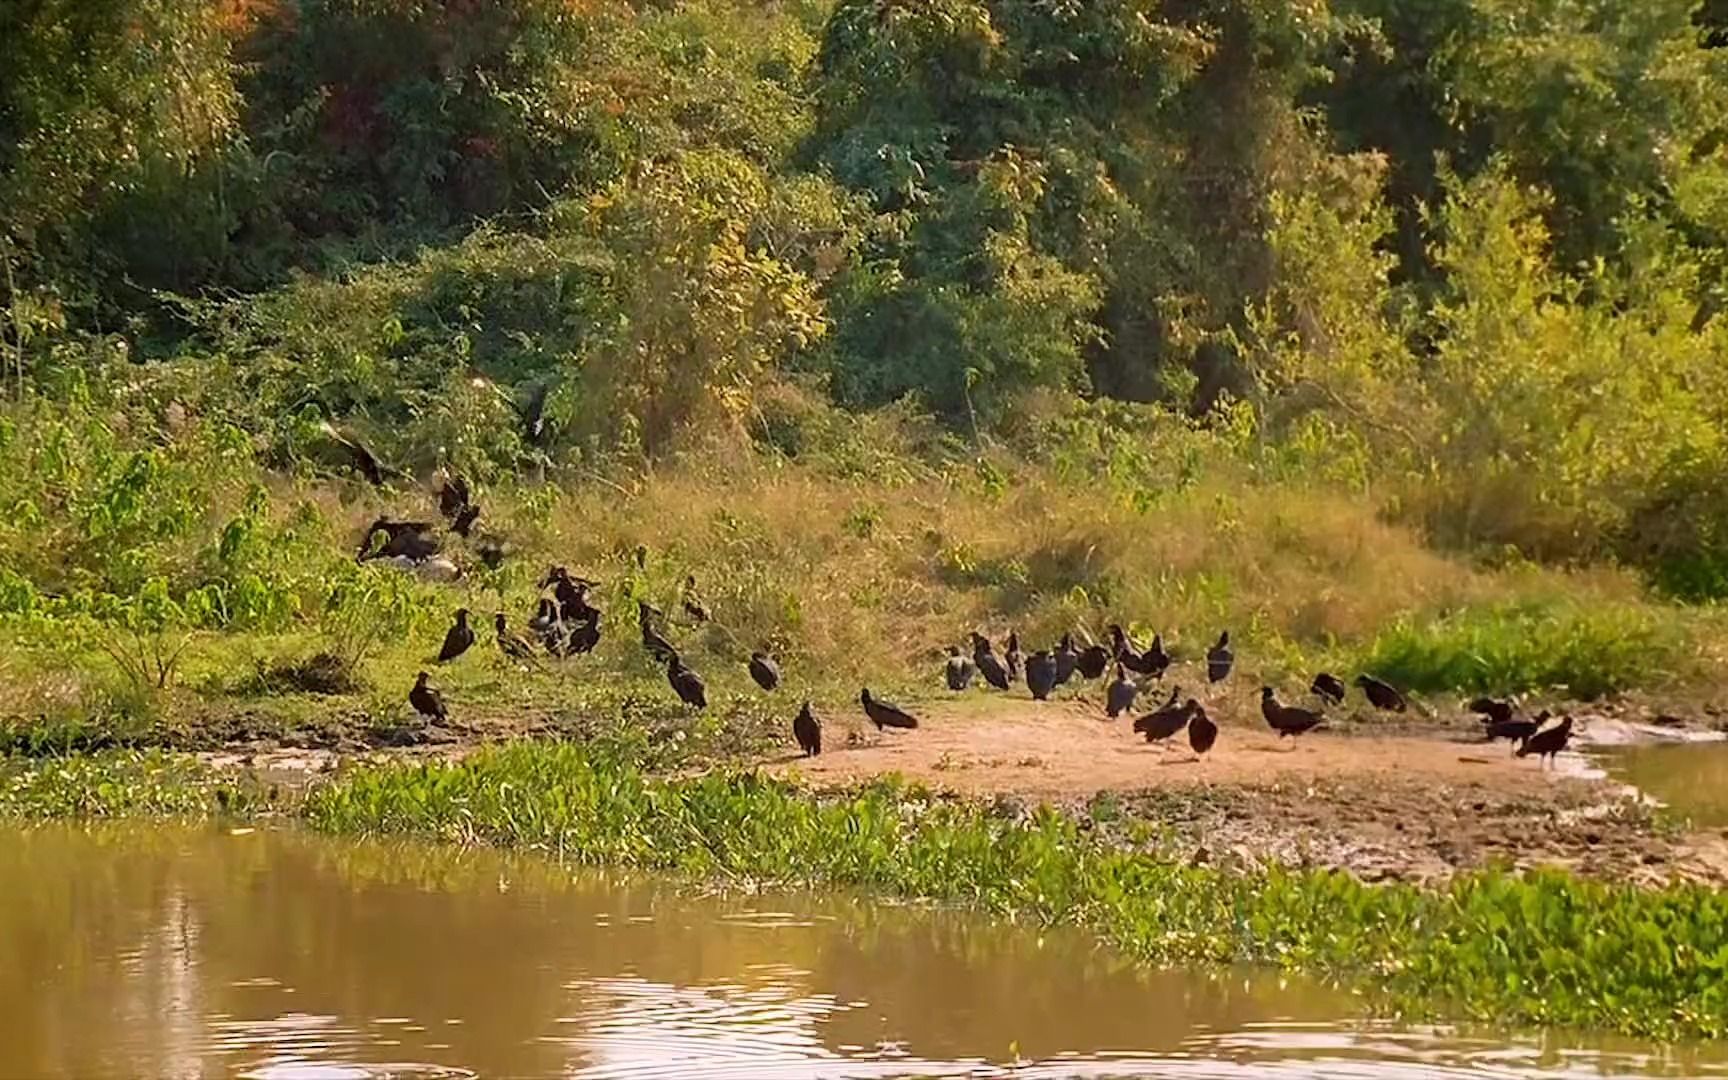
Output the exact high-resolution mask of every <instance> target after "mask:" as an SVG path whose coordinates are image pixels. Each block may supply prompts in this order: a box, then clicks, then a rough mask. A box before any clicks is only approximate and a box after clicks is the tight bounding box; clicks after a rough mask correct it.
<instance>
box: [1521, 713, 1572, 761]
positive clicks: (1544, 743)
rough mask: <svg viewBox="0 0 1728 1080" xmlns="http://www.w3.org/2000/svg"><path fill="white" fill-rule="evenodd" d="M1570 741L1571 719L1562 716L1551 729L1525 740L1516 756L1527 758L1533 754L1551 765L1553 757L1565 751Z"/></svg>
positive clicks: (1545, 729)
mask: <svg viewBox="0 0 1728 1080" xmlns="http://www.w3.org/2000/svg"><path fill="white" fill-rule="evenodd" d="M1571 739H1572V718H1571V717H1570V716H1563V717H1561V718H1560V722H1559V723H1558V724H1555V725H1554V726H1553V727H1551V728H1544V729H1543V730H1541V731H1538V732H1537V733H1536V734H1534V735H1531V736H1530V737H1529V738H1527V739H1525V740H1524V741H1523V743H1521V744H1520V745H1519V747H1518V756H1519V757H1528V756H1529V755H1531V754H1535V755H1536V757H1537V758H1538V759H1539V760H1541V761H1543V762H1545V763H1547V764H1549V765H1552V764H1553V763H1554V755H1556V754H1558V753H1559V752H1560V751H1562V750H1564V749H1566V744H1567V743H1568V742H1569V741H1571Z"/></svg>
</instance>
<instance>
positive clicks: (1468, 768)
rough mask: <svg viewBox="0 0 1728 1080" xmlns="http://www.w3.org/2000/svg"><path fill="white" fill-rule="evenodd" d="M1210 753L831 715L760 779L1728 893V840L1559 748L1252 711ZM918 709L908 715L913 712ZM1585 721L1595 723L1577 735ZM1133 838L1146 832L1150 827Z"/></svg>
mask: <svg viewBox="0 0 1728 1080" xmlns="http://www.w3.org/2000/svg"><path fill="white" fill-rule="evenodd" d="M1209 709H1210V711H1211V714H1212V715H1213V717H1214V718H1215V719H1217V720H1218V721H1219V722H1220V727H1221V731H1220V735H1219V739H1218V743H1217V745H1216V746H1215V747H1214V748H1213V749H1212V751H1211V752H1210V753H1209V754H1207V755H1205V756H1204V757H1203V758H1197V757H1196V755H1195V754H1193V753H1192V752H1191V751H1190V750H1189V748H1188V746H1187V743H1186V741H1185V738H1184V737H1182V736H1178V738H1177V739H1176V740H1175V745H1173V746H1170V747H1167V748H1161V747H1158V746H1148V745H1147V744H1146V743H1145V742H1144V741H1143V740H1142V739H1141V737H1140V736H1138V735H1136V734H1135V733H1134V731H1133V730H1132V727H1131V722H1130V720H1129V719H1128V718H1127V717H1126V716H1124V717H1123V718H1120V719H1117V720H1114V721H1112V720H1107V719H1105V718H1104V716H1103V713H1102V711H1101V710H1100V709H1098V708H1097V707H1096V705H1094V704H1091V703H1088V702H1084V701H1081V702H1049V703H1042V704H1040V703H1034V702H1030V701H1013V700H1005V699H992V700H991V702H990V704H989V706H988V708H985V709H981V708H979V707H977V706H976V705H975V704H973V703H966V704H957V703H955V704H950V703H943V704H939V705H935V706H931V707H929V708H927V709H925V710H922V711H918V714H919V716H920V721H921V724H920V727H919V728H918V729H917V730H916V731H910V732H897V731H890V732H886V733H881V734H878V733H876V732H874V731H872V730H869V729H868V728H867V726H864V725H863V724H862V721H861V719H859V718H845V719H844V720H841V719H839V718H836V719H835V720H834V721H831V722H830V723H829V724H828V730H827V732H826V733H825V734H826V736H827V737H826V739H825V742H826V743H827V746H826V747H825V749H824V753H823V754H822V755H821V756H820V757H817V758H811V759H794V760H785V759H782V760H778V761H776V762H774V763H772V764H770V766H769V767H770V768H772V769H775V770H778V771H782V772H789V773H792V774H796V775H799V776H802V777H803V778H805V779H806V780H807V781H809V782H811V783H813V784H816V785H818V786H832V785H850V784H853V783H856V782H859V781H862V780H866V779H870V778H872V777H876V776H882V775H887V774H898V775H900V776H903V777H905V778H907V779H909V780H914V781H917V782H920V783H923V784H926V785H928V786H930V787H932V788H935V789H938V790H946V791H953V792H957V793H961V794H967V795H978V796H991V797H995V798H998V799H1002V798H1009V799H1012V800H1017V801H1020V802H1024V803H1028V804H1030V803H1035V802H1051V803H1055V804H1061V805H1066V806H1069V807H1072V808H1078V809H1085V810H1088V811H1089V812H1090V813H1091V815H1092V820H1093V821H1094V822H1095V824H1096V825H1097V826H1098V827H1100V828H1104V829H1107V830H1114V831H1117V832H1120V833H1121V835H1122V836H1123V837H1127V836H1128V835H1129V833H1130V832H1132V831H1133V830H1131V829H1129V828H1128V826H1127V822H1128V821H1130V820H1133V821H1140V822H1145V823H1148V824H1151V825H1153V826H1157V829H1156V832H1157V833H1158V834H1159V835H1158V839H1157V843H1158V846H1159V847H1160V848H1161V849H1163V850H1170V849H1172V848H1174V849H1175V850H1176V851H1177V852H1179V853H1180V854H1181V855H1182V856H1183V857H1186V858H1191V859H1194V860H1196V861H1216V860H1220V859H1225V860H1235V861H1243V862H1251V863H1252V862H1265V861H1276V862H1279V863H1283V864H1287V865H1299V866H1324V867H1334V868H1339V869H1347V870H1350V871H1352V872H1354V873H1356V874H1358V875H1360V876H1362V877H1364V878H1367V879H1370V880H1380V879H1385V878H1406V879H1418V880H1426V879H1435V878H1441V877H1445V876H1446V875H1448V874H1451V873H1453V872H1456V871H1458V870H1463V869H1471V868H1477V867H1483V866H1487V865H1491V864H1501V865H1510V866H1518V867H1535V866H1560V867H1566V868H1569V869H1572V870H1575V871H1578V872H1580V873H1584V874H1589V875H1594V876H1599V877H1603V878H1612V879H1614V880H1631V881H1642V882H1657V881H1668V880H1675V879H1685V880H1698V881H1713V882H1725V881H1728V840H1725V839H1724V837H1722V836H1721V835H1719V834H1711V833H1693V834H1682V833H1680V832H1679V831H1677V830H1675V829H1674V828H1672V827H1671V826H1668V825H1667V824H1665V823H1664V822H1663V821H1661V820H1660V819H1658V818H1657V816H1656V815H1655V814H1654V813H1653V812H1652V811H1651V810H1650V809H1649V808H1648V807H1647V806H1645V805H1644V804H1642V803H1641V802H1639V801H1638V800H1637V799H1636V798H1635V797H1634V796H1633V795H1632V794H1631V793H1629V792H1627V791H1625V790H1624V789H1621V788H1618V787H1616V786H1615V785H1612V784H1609V783H1607V782H1605V781H1602V780H1601V779H1599V778H1591V777H1590V776H1589V775H1587V774H1588V771H1589V770H1588V769H1587V768H1586V763H1585V761H1584V759H1583V758H1581V757H1580V756H1579V755H1578V754H1577V753H1576V752H1575V751H1569V752H1568V753H1567V754H1566V755H1563V756H1562V759H1561V761H1560V763H1559V767H1557V768H1548V769H1545V768H1543V767H1542V765H1541V763H1539V762H1538V761H1537V760H1536V759H1535V758H1524V759H1520V758H1516V757H1513V756H1512V755H1511V754H1510V752H1509V748H1508V746H1507V745H1506V744H1505V743H1497V744H1492V745H1489V744H1484V743H1482V742H1480V741H1479V740H1478V739H1477V737H1476V731H1478V730H1479V728H1478V727H1477V726H1476V725H1474V724H1472V723H1470V722H1468V721H1458V722H1455V723H1452V724H1446V723H1443V722H1430V723H1429V724H1428V725H1427V726H1426V727H1424V726H1422V725H1413V724H1410V723H1404V724H1400V725H1399V727H1398V728H1397V729H1396V732H1395V733H1384V734H1383V733H1380V732H1377V731H1375V730H1374V729H1373V727H1372V725H1371V724H1367V723H1353V722H1350V721H1349V720H1341V721H1340V724H1339V726H1338V727H1337V728H1336V729H1335V730H1331V731H1328V730H1321V731H1317V732H1314V733H1312V734H1309V735H1305V736H1303V737H1302V738H1301V739H1300V740H1295V741H1292V740H1289V739H1285V740H1282V741H1281V740H1279V739H1278V738H1277V737H1276V736H1274V735H1273V734H1272V732H1270V731H1269V730H1267V729H1266V728H1265V726H1264V725H1262V724H1260V723H1259V722H1258V720H1259V717H1258V707H1257V702H1256V703H1255V704H1253V705H1250V704H1249V703H1248V702H1245V701H1237V700H1219V701H1215V702H1213V703H1211V704H1210V705H1209ZM915 711H917V710H915ZM1585 723H1587V721H1586V722H1585ZM1140 831H1144V830H1143V829H1142V830H1140Z"/></svg>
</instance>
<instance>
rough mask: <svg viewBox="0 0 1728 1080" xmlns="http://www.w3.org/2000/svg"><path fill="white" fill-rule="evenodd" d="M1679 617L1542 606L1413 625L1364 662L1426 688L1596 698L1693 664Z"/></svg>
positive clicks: (1602, 607) (1379, 638)
mask: <svg viewBox="0 0 1728 1080" xmlns="http://www.w3.org/2000/svg"><path fill="white" fill-rule="evenodd" d="M1687 644H1688V643H1687V640H1686V637H1685V635H1684V632H1683V631H1682V630H1681V629H1680V628H1679V627H1677V626H1676V625H1675V624H1674V622H1673V620H1671V619H1661V618H1657V617H1653V616H1652V615H1651V614H1650V612H1648V611H1646V610H1642V609H1639V608H1636V607H1631V606H1628V605H1624V604H1616V603H1612V602H1601V603H1595V604H1585V603H1580V602H1577V601H1561V602H1544V601H1540V600H1538V601H1534V602H1530V603H1525V604H1519V605H1505V606H1498V607H1486V608H1471V609H1466V610H1463V611H1459V612H1456V613H1453V614H1450V615H1446V616H1442V617H1440V618H1433V619H1407V620H1401V621H1400V622H1398V623H1396V624H1395V625H1393V626H1391V627H1389V628H1387V629H1385V630H1382V631H1381V632H1380V633H1378V634H1377V635H1376V636H1375V638H1374V641H1373V643H1372V644H1371V645H1369V646H1368V648H1367V649H1366V651H1365V652H1364V654H1363V656H1362V659H1361V666H1362V668H1363V669H1364V670H1366V671H1371V672H1373V673H1374V674H1376V675H1379V676H1380V677H1381V678H1384V679H1387V680H1390V681H1391V682H1393V683H1395V684H1397V685H1399V686H1403V687H1406V688H1408V689H1411V690H1417V691H1432V692H1444V691H1460V692H1467V693H1494V694H1507V693H1522V692H1525V691H1530V690H1537V691H1562V692H1565V693H1567V694H1569V695H1571V696H1574V697H1578V698H1583V699H1586V700H1589V699H1593V698H1598V697H1601V696H1603V695H1604V694H1610V693H1614V692H1616V691H1621V690H1628V689H1632V688H1634V687H1639V686H1648V685H1652V684H1656V683H1659V682H1661V681H1663V680H1664V679H1668V678H1672V677H1673V676H1674V675H1675V674H1676V673H1677V672H1678V671H1679V670H1680V669H1682V668H1684V667H1685V666H1686V665H1687V664H1688V663H1690V662H1691V655H1690V653H1689V650H1688V648H1687Z"/></svg>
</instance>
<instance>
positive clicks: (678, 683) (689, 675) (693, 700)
mask: <svg viewBox="0 0 1728 1080" xmlns="http://www.w3.org/2000/svg"><path fill="white" fill-rule="evenodd" d="M666 681H667V682H668V683H670V684H671V685H672V692H673V693H675V694H677V695H678V697H679V700H681V701H683V702H684V704H686V705H693V706H695V707H696V708H698V709H706V708H707V707H708V687H707V686H706V685H704V684H703V682H702V676H700V675H698V674H696V673H695V672H694V671H692V670H691V669H690V668H688V667H685V666H684V661H683V660H681V659H679V657H678V654H677V653H673V654H672V656H671V658H670V659H668V660H667V661H666Z"/></svg>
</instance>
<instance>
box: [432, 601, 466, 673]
mask: <svg viewBox="0 0 1728 1080" xmlns="http://www.w3.org/2000/svg"><path fill="white" fill-rule="evenodd" d="M472 644H474V628H473V627H472V626H469V625H468V609H467V608H457V609H456V621H455V623H453V624H452V625H451V627H450V629H449V630H447V631H445V633H444V647H443V648H442V649H439V650H438V662H439V663H440V664H443V663H447V662H448V661H451V660H454V659H456V658H457V657H458V656H461V655H462V654H463V653H465V652H467V651H468V647H469V646H470V645H472Z"/></svg>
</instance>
